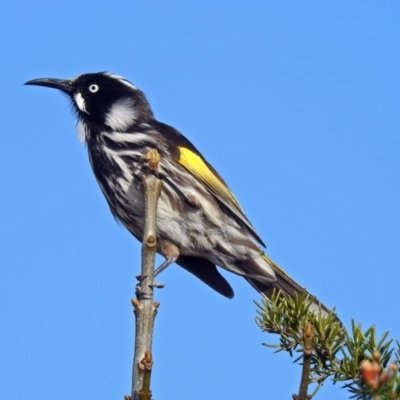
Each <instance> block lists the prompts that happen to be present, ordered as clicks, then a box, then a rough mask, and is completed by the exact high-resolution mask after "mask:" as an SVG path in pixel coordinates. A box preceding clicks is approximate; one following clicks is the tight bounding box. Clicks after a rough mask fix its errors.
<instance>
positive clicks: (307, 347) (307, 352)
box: [293, 324, 314, 400]
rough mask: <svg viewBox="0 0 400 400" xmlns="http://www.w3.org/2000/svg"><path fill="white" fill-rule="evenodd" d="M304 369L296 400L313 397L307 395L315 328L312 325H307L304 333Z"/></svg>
mask: <svg viewBox="0 0 400 400" xmlns="http://www.w3.org/2000/svg"><path fill="white" fill-rule="evenodd" d="M303 338H304V346H303V368H302V372H301V381H300V389H299V394H298V395H297V394H294V395H293V399H294V400H310V399H311V396H309V395H308V394H307V391H308V385H309V383H310V369H311V357H312V349H313V338H314V328H313V327H312V325H311V324H307V325H306V327H305V328H304V333H303Z"/></svg>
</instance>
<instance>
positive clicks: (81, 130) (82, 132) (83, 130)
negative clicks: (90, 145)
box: [76, 119, 89, 143]
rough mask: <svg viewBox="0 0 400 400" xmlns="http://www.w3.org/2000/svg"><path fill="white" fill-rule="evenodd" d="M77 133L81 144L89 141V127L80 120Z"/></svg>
mask: <svg viewBox="0 0 400 400" xmlns="http://www.w3.org/2000/svg"><path fill="white" fill-rule="evenodd" d="M76 133H77V135H78V140H79V142H80V143H86V142H87V140H88V139H89V130H88V127H87V126H86V124H85V123H84V122H83V121H82V120H81V119H78V121H77V124H76Z"/></svg>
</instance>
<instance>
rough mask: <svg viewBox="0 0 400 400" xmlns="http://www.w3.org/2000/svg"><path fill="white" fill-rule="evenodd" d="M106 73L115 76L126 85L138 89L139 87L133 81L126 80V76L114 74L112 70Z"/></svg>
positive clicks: (111, 76)
mask: <svg viewBox="0 0 400 400" xmlns="http://www.w3.org/2000/svg"><path fill="white" fill-rule="evenodd" d="M105 75H107V76H109V77H110V78H114V79H118V80H119V81H120V82H121V83H123V84H124V85H126V86H128V87H130V88H131V89H133V90H137V87H136V86H135V85H133V84H132V83H130V82H129V81H128V80H126V79H125V78H123V77H122V76H121V75H117V74H113V73H111V72H106V73H105Z"/></svg>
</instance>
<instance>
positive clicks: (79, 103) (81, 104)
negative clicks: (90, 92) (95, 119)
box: [74, 92, 89, 114]
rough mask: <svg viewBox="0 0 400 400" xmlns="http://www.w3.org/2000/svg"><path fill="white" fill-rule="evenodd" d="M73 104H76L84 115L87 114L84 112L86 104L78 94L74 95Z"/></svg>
mask: <svg viewBox="0 0 400 400" xmlns="http://www.w3.org/2000/svg"><path fill="white" fill-rule="evenodd" d="M74 102H75V104H76V106H77V107H78V108H79V109H80V110H81V111H82V112H84V113H86V114H89V113H88V112H87V111H86V103H85V100H84V98H83V97H82V95H81V94H80V93H79V92H78V93H76V94H75V95H74Z"/></svg>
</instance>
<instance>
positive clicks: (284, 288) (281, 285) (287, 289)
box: [246, 253, 330, 316]
mask: <svg viewBox="0 0 400 400" xmlns="http://www.w3.org/2000/svg"><path fill="white" fill-rule="evenodd" d="M261 256H262V258H263V259H264V261H265V262H266V263H268V265H269V266H270V267H271V268H272V269H273V271H274V272H275V275H276V281H274V282H271V283H270V284H268V283H264V282H260V281H258V280H256V279H252V278H247V277H246V279H247V280H248V281H249V282H250V284H251V285H253V286H254V288H255V289H256V290H257V291H258V292H260V293H262V294H264V295H265V296H267V297H268V298H271V296H272V293H273V292H274V290H280V291H281V292H283V293H284V294H285V295H288V296H295V295H296V294H297V296H299V297H301V296H303V295H306V296H309V298H310V299H313V303H312V304H311V306H310V311H312V312H315V313H318V312H319V309H321V311H322V315H323V316H327V315H328V314H329V313H330V310H329V308H328V307H326V306H325V305H324V304H322V303H321V302H320V301H319V300H318V299H317V298H316V297H315V296H313V295H311V294H310V293H309V292H307V290H306V289H304V288H303V287H301V286H300V285H299V284H298V283H297V282H296V281H294V280H293V279H292V278H291V277H290V276H289V275H288V274H287V273H286V272H285V271H284V270H283V269H282V268H280V267H279V266H278V265H276V264H275V263H274V262H273V261H272V260H271V259H270V258H269V257H268V256H267V255H266V254H265V253H262V255H261Z"/></svg>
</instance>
